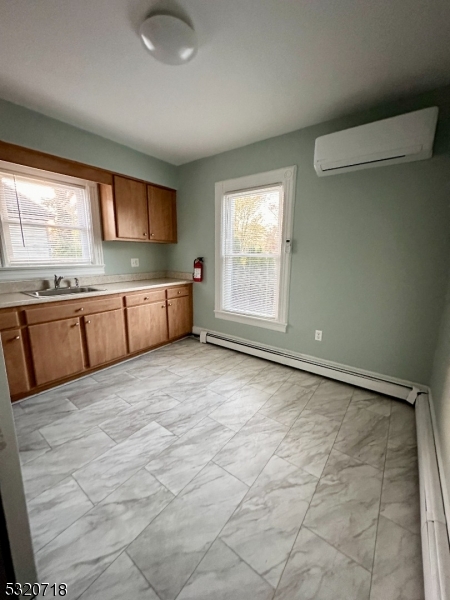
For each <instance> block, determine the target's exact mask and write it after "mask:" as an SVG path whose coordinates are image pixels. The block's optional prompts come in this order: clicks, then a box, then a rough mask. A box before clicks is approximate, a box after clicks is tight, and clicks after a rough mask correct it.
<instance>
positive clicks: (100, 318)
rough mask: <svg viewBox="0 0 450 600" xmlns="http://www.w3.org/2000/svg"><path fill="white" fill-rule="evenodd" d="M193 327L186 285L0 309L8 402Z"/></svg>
mask: <svg viewBox="0 0 450 600" xmlns="http://www.w3.org/2000/svg"><path fill="white" fill-rule="evenodd" d="M191 332H192V286H191V285H188V284H185V283H180V284H179V285H170V286H155V289H150V290H148V289H146V290H145V291H142V290H136V291H130V292H127V293H125V294H120V293H115V294H111V295H109V294H108V295H104V294H103V295H102V297H101V298H99V297H90V298H82V299H80V298H77V299H70V300H68V301H55V302H51V303H47V302H44V303H38V304H36V305H32V306H30V305H29V304H24V306H23V307H18V308H17V307H14V308H11V309H6V308H5V309H0V333H1V340H2V345H3V352H4V355H5V363H6V370H7V375H8V383H9V389H10V393H11V398H12V400H14V401H15V400H20V399H22V398H24V397H25V396H29V395H30V394H35V393H37V392H40V391H43V390H44V389H47V388H49V387H52V385H59V384H61V383H63V382H65V381H68V380H71V379H74V378H76V377H79V376H81V375H85V374H87V373H90V372H93V371H94V370H96V369H99V368H101V367H103V366H107V365H111V364H114V363H115V362H118V361H120V360H121V359H124V358H127V357H131V356H133V355H137V354H138V353H141V352H146V351H148V350H151V349H152V348H155V347H156V346H162V345H163V344H167V343H168V342H169V341H172V340H175V339H179V338H182V337H183V336H186V335H189V334H190V333H191Z"/></svg>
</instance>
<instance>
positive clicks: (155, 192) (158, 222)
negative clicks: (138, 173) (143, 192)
mask: <svg viewBox="0 0 450 600" xmlns="http://www.w3.org/2000/svg"><path fill="white" fill-rule="evenodd" d="M147 194H148V216H149V224H150V241H151V242H176V241H177V207H176V192H175V191H173V190H164V189H162V188H158V187H155V186H153V185H148V186H147Z"/></svg>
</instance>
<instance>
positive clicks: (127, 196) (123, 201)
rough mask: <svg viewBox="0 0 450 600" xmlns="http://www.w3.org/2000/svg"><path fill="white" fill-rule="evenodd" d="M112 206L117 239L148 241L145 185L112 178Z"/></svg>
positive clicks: (115, 177)
mask: <svg viewBox="0 0 450 600" xmlns="http://www.w3.org/2000/svg"><path fill="white" fill-rule="evenodd" d="M114 206H115V213H116V229H117V237H119V238H125V239H133V240H148V238H149V236H148V207H147V190H146V184H145V183H142V182H141V181H135V180H134V179H128V178H127V177H117V176H114Z"/></svg>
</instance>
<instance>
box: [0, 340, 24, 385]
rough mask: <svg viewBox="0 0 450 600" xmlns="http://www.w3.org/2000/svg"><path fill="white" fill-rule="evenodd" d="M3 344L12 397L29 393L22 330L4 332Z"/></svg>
mask: <svg viewBox="0 0 450 600" xmlns="http://www.w3.org/2000/svg"><path fill="white" fill-rule="evenodd" d="M2 344H3V354H4V357H5V365H6V373H7V375H8V384H9V392H10V394H11V396H14V395H15V394H22V393H24V392H28V390H29V389H30V379H29V377H28V368H27V361H26V356H25V347H24V341H23V331H22V330H21V329H11V330H9V331H2Z"/></svg>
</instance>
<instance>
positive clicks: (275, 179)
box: [214, 165, 297, 332]
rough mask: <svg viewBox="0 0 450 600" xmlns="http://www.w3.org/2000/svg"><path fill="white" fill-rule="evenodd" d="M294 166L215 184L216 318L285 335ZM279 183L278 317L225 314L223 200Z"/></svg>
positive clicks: (294, 178) (293, 195) (289, 277)
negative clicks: (281, 196)
mask: <svg viewBox="0 0 450 600" xmlns="http://www.w3.org/2000/svg"><path fill="white" fill-rule="evenodd" d="M296 175H297V167H296V166H295V165H294V166H292V167H285V168H283V169H276V170H274V171H267V172H266V173H257V174H256V175H247V176H245V177H239V178H237V179H229V180H227V181H219V182H218V183H216V194H215V196H216V232H215V233H216V257H215V258H216V260H215V266H216V281H215V309H214V315H215V317H216V318H217V319H224V320H226V321H234V322H236V323H243V324H245V325H255V326H257V327H263V328H265V329H272V330H275V331H281V332H286V329H287V325H288V323H287V318H288V310H289V306H288V304H289V283H290V279H291V247H292V235H293V226H294V202H295V182H296ZM276 184H281V185H282V186H283V190H284V210H283V230H282V239H283V240H284V243H283V244H282V248H283V250H284V252H285V260H282V261H281V272H280V296H279V303H280V304H279V316H278V319H277V320H274V319H263V318H260V317H251V316H248V315H239V314H237V313H233V312H230V311H226V310H224V309H223V306H222V260H221V236H222V208H223V197H224V195H225V194H229V193H230V192H236V191H239V190H248V189H252V188H258V187H264V186H271V185H276Z"/></svg>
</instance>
